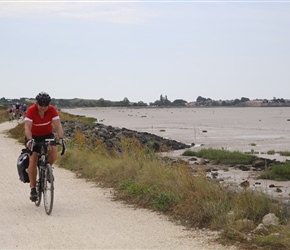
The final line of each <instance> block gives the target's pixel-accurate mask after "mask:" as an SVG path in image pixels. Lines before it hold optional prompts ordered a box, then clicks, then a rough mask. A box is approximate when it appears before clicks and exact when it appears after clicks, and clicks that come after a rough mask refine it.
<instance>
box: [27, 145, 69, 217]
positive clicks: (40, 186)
mask: <svg viewBox="0 0 290 250" xmlns="http://www.w3.org/2000/svg"><path fill="white" fill-rule="evenodd" d="M35 145H39V146H40V149H41V150H40V153H38V161H37V180H36V192H37V200H36V201H35V205H36V206H37V207H38V206H39V205H40V203H41V198H42V194H43V203H44V209H45V212H46V214H47V215H50V214H51V212H52V208H53V200H54V176H53V173H52V166H51V164H50V163H49V162H48V153H49V145H52V146H56V145H62V152H61V155H63V154H64V152H65V149H66V147H65V144H64V143H63V144H61V143H59V142H56V141H55V139H45V140H44V141H43V142H35V141H34V142H33V143H32V147H33V146H35ZM32 149H33V148H32ZM32 149H31V151H32Z"/></svg>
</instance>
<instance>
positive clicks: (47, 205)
mask: <svg viewBox="0 0 290 250" xmlns="http://www.w3.org/2000/svg"><path fill="white" fill-rule="evenodd" d="M53 182H54V177H53V173H52V166H51V165H50V164H49V163H47V164H46V169H45V176H44V186H43V203H44V209H45V212H46V213H47V214H48V215H50V214H51V212H52V208H53V198H54V183H53Z"/></svg>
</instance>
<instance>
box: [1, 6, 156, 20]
mask: <svg viewBox="0 0 290 250" xmlns="http://www.w3.org/2000/svg"><path fill="white" fill-rule="evenodd" d="M154 16H156V14H154V11H153V10H151V11H150V10H149V9H148V8H145V7H144V6H140V5H136V4H129V3H118V2H110V3H105V2H45V1H40V2H29V1H27V2H0V19H3V18H10V19H11V18H13V19H15V18H17V19H22V18H30V19H31V18H36V19H39V18H46V19H61V20H63V19H71V20H72V19H79V20H84V21H85V20H88V21H97V22H107V23H120V24H140V23H144V22H146V20H148V19H150V18H152V17H154Z"/></svg>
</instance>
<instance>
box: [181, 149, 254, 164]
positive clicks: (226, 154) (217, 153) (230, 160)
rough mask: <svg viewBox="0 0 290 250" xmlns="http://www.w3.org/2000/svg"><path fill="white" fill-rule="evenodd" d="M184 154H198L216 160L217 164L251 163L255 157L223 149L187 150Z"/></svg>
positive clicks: (200, 156)
mask: <svg viewBox="0 0 290 250" xmlns="http://www.w3.org/2000/svg"><path fill="white" fill-rule="evenodd" d="M183 155H184V156H196V157H199V158H204V159H209V160H214V161H215V162H216V164H250V163H251V162H252V161H253V159H254V157H253V156H251V155H247V154H243V153H241V152H239V151H234V152H230V151H228V150H223V149H213V148H210V149H201V150H200V151H197V152H195V151H191V150H186V151H185V152H184V153H183Z"/></svg>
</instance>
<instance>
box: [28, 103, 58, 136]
mask: <svg viewBox="0 0 290 250" xmlns="http://www.w3.org/2000/svg"><path fill="white" fill-rule="evenodd" d="M58 119H59V116H58V112H57V110H56V109H55V107H53V106H51V105H49V106H48V109H47V111H46V112H45V113H44V117H43V119H42V118H41V117H40V115H39V113H38V108H37V105H36V104H34V105H31V106H30V107H29V108H28V109H27V112H26V116H25V121H30V122H32V128H31V133H32V136H44V135H47V134H51V133H53V130H52V121H53V120H58Z"/></svg>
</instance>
